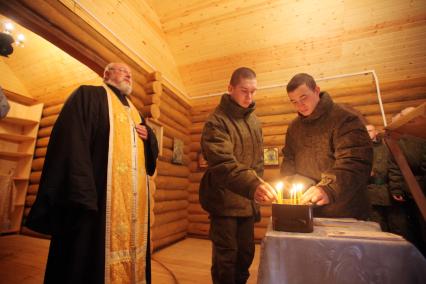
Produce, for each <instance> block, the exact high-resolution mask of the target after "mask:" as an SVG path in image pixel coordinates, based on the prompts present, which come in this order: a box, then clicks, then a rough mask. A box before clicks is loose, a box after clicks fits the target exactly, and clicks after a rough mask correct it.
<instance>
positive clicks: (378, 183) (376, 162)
mask: <svg viewBox="0 0 426 284" xmlns="http://www.w3.org/2000/svg"><path fill="white" fill-rule="evenodd" d="M365 128H366V129H367V132H368V135H369V136H370V138H371V141H372V142H373V168H372V171H371V176H370V180H369V184H368V187H367V189H368V197H369V200H370V204H371V209H372V210H371V216H370V218H371V220H372V221H374V222H377V223H379V224H380V227H381V228H382V230H383V231H389V225H388V222H389V220H388V218H389V213H390V212H389V211H390V207H391V206H392V200H391V197H390V193H389V185H388V172H389V166H392V167H395V164H394V163H391V162H390V159H391V156H390V153H389V150H388V148H387V146H386V144H385V143H384V142H383V139H382V137H381V136H380V135H379V132H378V131H377V129H376V127H375V126H374V125H372V124H367V125H366V126H365Z"/></svg>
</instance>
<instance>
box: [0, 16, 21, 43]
mask: <svg viewBox="0 0 426 284" xmlns="http://www.w3.org/2000/svg"><path fill="white" fill-rule="evenodd" d="M14 29H15V25H14V24H12V23H11V22H4V23H3V33H5V34H8V35H11V36H12V37H14V35H13V31H14ZM14 38H15V37H14ZM24 42H25V36H24V35H23V34H22V33H19V34H18V35H17V36H16V40H15V44H16V45H17V46H19V47H24Z"/></svg>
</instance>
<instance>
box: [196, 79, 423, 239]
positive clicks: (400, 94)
mask: <svg viewBox="0 0 426 284" xmlns="http://www.w3.org/2000/svg"><path fill="white" fill-rule="evenodd" d="M351 81H354V79H351V78H348V79H344V82H343V84H342V83H339V84H335V83H334V82H319V83H318V84H319V85H320V87H321V88H322V90H326V91H328V92H329V93H330V94H331V96H332V98H333V100H334V101H335V102H337V103H342V104H345V105H349V106H351V107H353V108H354V109H355V110H357V111H359V112H361V113H362V114H363V115H364V117H365V118H366V119H367V122H368V123H371V124H375V125H376V126H378V128H379V129H382V128H383V120H382V117H381V114H380V108H379V105H378V99H377V95H376V89H375V86H374V84H373V83H372V82H371V79H369V78H368V79H367V80H364V81H365V82H361V83H359V84H358V83H357V84H355V85H353V86H352V85H351ZM425 82H426V81H425V80H424V79H411V80H404V81H400V82H393V83H389V84H386V85H383V86H381V91H382V101H383V103H384V110H385V113H386V118H387V122H388V123H390V120H391V117H392V115H394V114H395V113H397V112H399V111H400V110H401V109H403V108H405V107H408V106H418V105H419V104H421V103H423V102H425V101H426V83H425ZM219 99H220V98H219V97H214V98H209V99H203V100H198V101H195V102H194V104H193V107H192V109H191V119H192V126H191V128H190V135H191V136H190V137H191V147H190V150H191V152H190V154H189V157H190V160H191V161H190V170H191V174H190V178H189V180H190V185H189V188H188V192H189V210H188V212H189V217H188V218H189V230H188V233H189V234H191V235H196V236H201V237H206V236H208V230H209V220H208V215H207V214H206V212H205V211H204V210H203V209H202V208H201V206H200V204H199V200H198V187H199V182H200V179H201V177H202V174H203V169H200V168H199V167H198V164H197V154H198V152H199V150H200V138H201V131H202V128H203V125H204V122H205V120H206V118H207V116H208V115H209V113H211V112H212V111H213V110H214V108H215V107H216V105H217V104H218V103H219ZM255 99H256V105H257V107H256V111H255V113H256V115H257V116H258V117H259V119H260V120H261V122H262V127H263V135H264V137H263V138H264V146H265V147H278V148H279V150H280V153H279V159H280V164H281V162H282V154H281V149H282V147H283V146H284V139H285V133H286V131H287V126H288V124H289V123H290V122H291V121H292V119H293V118H295V117H296V113H295V112H294V110H293V107H292V105H291V104H290V102H289V100H288V98H287V95H286V94H285V90H284V89H283V88H279V89H278V88H277V89H269V90H259V91H258V93H257V95H256V98H255ZM278 178H279V166H265V173H264V179H265V180H266V181H268V182H272V183H273V182H274V181H275V180H276V179H278ZM261 213H262V220H261V222H260V223H257V224H256V226H255V238H256V239H257V240H260V239H261V238H262V237H263V236H264V234H265V231H266V226H267V224H268V223H269V219H270V216H271V208H270V206H263V207H262V208H261Z"/></svg>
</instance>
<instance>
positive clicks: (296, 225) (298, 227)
mask: <svg viewBox="0 0 426 284" xmlns="http://www.w3.org/2000/svg"><path fill="white" fill-rule="evenodd" d="M288 203H290V204H288ZM272 228H273V230H274V231H284V232H298V233H311V232H313V230H314V221H313V210H312V205H299V204H297V205H296V204H291V199H290V200H284V201H283V204H279V203H272Z"/></svg>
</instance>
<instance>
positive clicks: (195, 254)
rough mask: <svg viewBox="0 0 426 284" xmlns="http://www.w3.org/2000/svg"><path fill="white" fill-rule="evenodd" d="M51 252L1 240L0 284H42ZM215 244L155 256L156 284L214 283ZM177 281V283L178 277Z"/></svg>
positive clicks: (27, 240)
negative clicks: (212, 274)
mask: <svg viewBox="0 0 426 284" xmlns="http://www.w3.org/2000/svg"><path fill="white" fill-rule="evenodd" d="M48 249H49V240H45V239H39V238H33V237H28V236H24V235H9V236H0V283H7V284H18V283H19V284H40V283H43V275H44V269H45V265H46V260H47V253H48ZM210 262H211V243H210V241H209V240H203V239H195V238H187V239H184V240H182V241H179V242H177V243H175V244H173V245H171V246H169V247H167V248H164V249H162V250H160V251H158V252H156V253H154V255H153V261H152V274H153V275H152V276H153V281H152V282H153V284H173V283H179V284H192V283H206V284H207V283H211V279H210ZM258 265H259V245H256V254H255V258H254V261H253V264H252V266H251V268H250V274H251V276H250V278H249V281H248V283H250V284H252V283H256V279H257V267H258ZM170 272H171V273H173V275H174V276H175V278H176V279H177V282H175V279H174V277H173V276H172V274H171V273H170Z"/></svg>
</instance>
